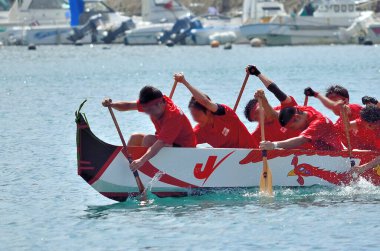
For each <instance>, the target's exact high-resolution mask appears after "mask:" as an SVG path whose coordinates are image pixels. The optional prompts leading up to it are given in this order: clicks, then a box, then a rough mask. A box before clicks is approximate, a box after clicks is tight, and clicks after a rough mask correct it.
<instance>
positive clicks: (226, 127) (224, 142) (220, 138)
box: [194, 104, 258, 148]
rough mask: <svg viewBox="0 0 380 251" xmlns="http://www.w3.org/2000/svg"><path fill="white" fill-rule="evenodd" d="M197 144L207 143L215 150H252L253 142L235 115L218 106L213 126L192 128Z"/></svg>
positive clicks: (222, 106)
mask: <svg viewBox="0 0 380 251" xmlns="http://www.w3.org/2000/svg"><path fill="white" fill-rule="evenodd" d="M194 132H195V135H196V137H197V142H198V144H202V143H208V144H209V145H211V146H212V147H215V148H254V147H255V146H257V145H258V142H254V140H253V139H252V136H251V134H250V133H249V131H248V129H247V128H246V127H245V125H244V124H243V122H241V121H240V119H239V117H238V116H237V115H236V113H235V112H234V111H233V110H232V109H231V108H229V107H228V106H226V105H220V104H218V111H216V112H215V113H214V123H213V125H210V124H207V125H205V126H203V127H201V126H200V125H199V124H198V125H196V126H195V127H194Z"/></svg>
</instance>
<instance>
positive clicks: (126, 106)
mask: <svg viewBox="0 0 380 251" xmlns="http://www.w3.org/2000/svg"><path fill="white" fill-rule="evenodd" d="M110 106H111V107H112V108H114V109H116V110H118V111H121V112H125V111H135V110H137V102H136V101H119V102H115V103H111V105H110Z"/></svg>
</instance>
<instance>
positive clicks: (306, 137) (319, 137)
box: [260, 106, 342, 151]
mask: <svg viewBox="0 0 380 251" xmlns="http://www.w3.org/2000/svg"><path fill="white" fill-rule="evenodd" d="M279 122H280V124H281V126H283V127H285V128H286V129H287V130H288V131H301V133H300V134H299V136H297V137H293V138H289V139H287V140H282V141H276V142H270V141H265V142H261V143H260V148H261V149H263V150H273V149H278V148H283V149H293V148H299V149H300V148H301V149H302V148H303V149H314V150H329V151H337V150H341V149H342V145H341V143H340V140H339V139H338V137H337V132H336V129H335V127H334V124H333V123H332V122H331V121H330V120H329V119H328V118H327V117H325V116H324V115H322V114H321V113H320V112H318V111H316V110H315V109H314V108H313V107H310V106H296V107H287V108H284V109H281V111H280V115H279Z"/></svg>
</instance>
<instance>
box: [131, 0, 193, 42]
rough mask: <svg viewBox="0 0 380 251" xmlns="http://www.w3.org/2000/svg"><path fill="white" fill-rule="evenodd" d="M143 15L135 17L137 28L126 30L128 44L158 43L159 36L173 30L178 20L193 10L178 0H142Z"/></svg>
mask: <svg viewBox="0 0 380 251" xmlns="http://www.w3.org/2000/svg"><path fill="white" fill-rule="evenodd" d="M141 4H142V5H141V6H142V16H141V17H133V20H134V22H135V23H136V28H135V29H133V30H129V31H126V32H125V38H124V43H125V44H126V45H151V44H158V40H157V37H158V36H159V35H160V34H162V33H163V32H165V31H168V30H171V28H172V27H173V24H174V22H175V21H176V20H178V19H180V18H182V17H185V16H189V15H191V12H190V11H189V10H188V9H187V8H186V7H185V6H183V5H182V4H180V3H179V2H178V1H176V0H142V2H141Z"/></svg>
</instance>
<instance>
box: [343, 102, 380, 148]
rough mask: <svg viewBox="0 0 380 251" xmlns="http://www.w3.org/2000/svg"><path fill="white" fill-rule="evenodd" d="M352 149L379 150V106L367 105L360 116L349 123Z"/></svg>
mask: <svg viewBox="0 0 380 251" xmlns="http://www.w3.org/2000/svg"><path fill="white" fill-rule="evenodd" d="M350 139H351V146H352V148H353V149H360V150H378V151H380V107H377V106H375V105H367V106H366V107H365V108H363V109H362V111H361V112H360V118H358V119H356V120H355V121H352V122H351V123H350Z"/></svg>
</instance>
